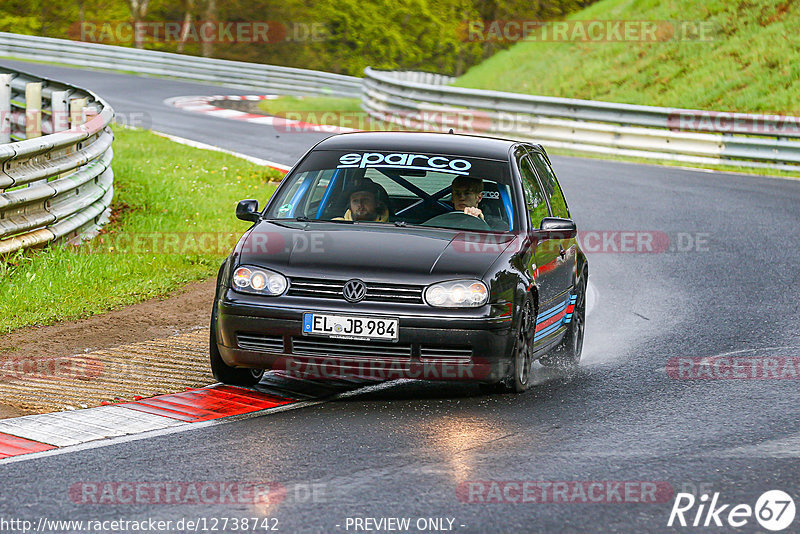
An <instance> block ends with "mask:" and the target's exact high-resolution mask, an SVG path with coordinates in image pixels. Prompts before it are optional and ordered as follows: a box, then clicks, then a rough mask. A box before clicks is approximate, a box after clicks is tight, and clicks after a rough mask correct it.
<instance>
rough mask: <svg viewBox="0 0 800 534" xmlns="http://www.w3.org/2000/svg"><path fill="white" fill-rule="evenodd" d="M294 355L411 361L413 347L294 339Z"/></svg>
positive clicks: (363, 342) (336, 340)
mask: <svg viewBox="0 0 800 534" xmlns="http://www.w3.org/2000/svg"><path fill="white" fill-rule="evenodd" d="M292 353H293V354H306V355H309V356H325V357H336V358H380V359H391V360H409V359H411V345H402V344H397V343H385V342H384V343H382V342H379V341H356V340H352V339H320V338H313V337H294V338H292Z"/></svg>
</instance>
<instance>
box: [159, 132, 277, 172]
mask: <svg viewBox="0 0 800 534" xmlns="http://www.w3.org/2000/svg"><path fill="white" fill-rule="evenodd" d="M153 133H154V134H156V135H158V136H160V137H164V138H166V139H169V140H170V141H175V142H176V143H180V144H182V145H186V146H190V147H193V148H201V149H203V150H213V151H214V152H222V153H223V154H230V155H231V156H236V157H237V158H242V159H244V160H247V161H249V162H250V163H255V164H256V165H262V166H265V167H272V168H273V169H276V170H279V171H281V172H288V171H289V170H290V169H291V167H290V166H288V165H284V164H283V163H277V162H275V161H269V160H266V159H261V158H257V157H255V156H248V155H247V154H242V153H241V152H234V151H232V150H226V149H224V148H220V147H218V146H214V145H207V144H206V143H201V142H200V141H192V140H191V139H186V138H184V137H178V136H177V135H171V134H167V133H163V132H156V131H154V132H153Z"/></svg>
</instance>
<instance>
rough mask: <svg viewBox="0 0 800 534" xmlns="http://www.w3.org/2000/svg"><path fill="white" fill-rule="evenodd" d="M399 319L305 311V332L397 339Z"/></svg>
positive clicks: (353, 337) (356, 337) (358, 337)
mask: <svg viewBox="0 0 800 534" xmlns="http://www.w3.org/2000/svg"><path fill="white" fill-rule="evenodd" d="M398 326H399V321H398V320H397V319H386V318H383V317H364V316H357V317H356V316H350V315H329V314H327V313H304V314H303V334H315V335H323V336H327V337H332V338H339V339H367V340H368V339H382V340H385V341H397V334H398V330H399V327H398Z"/></svg>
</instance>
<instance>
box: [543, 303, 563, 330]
mask: <svg viewBox="0 0 800 534" xmlns="http://www.w3.org/2000/svg"><path fill="white" fill-rule="evenodd" d="M566 313H567V310H566V309H564V310H561V311H560V312H558V313H557V314H555V315H554V316H552V317H550V318H549V319H547V320H546V321H542V322H541V323H539V324H537V325H536V332H538V331H539V330H542V329H544V328H547V327H548V326H550V325H551V324H553V323H555V322H558V321H560V320H561V319H562V318H563V317H564V315H566Z"/></svg>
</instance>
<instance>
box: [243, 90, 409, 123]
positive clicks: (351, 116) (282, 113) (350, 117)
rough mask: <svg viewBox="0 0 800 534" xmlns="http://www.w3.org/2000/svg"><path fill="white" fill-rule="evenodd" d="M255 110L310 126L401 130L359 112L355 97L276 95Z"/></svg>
mask: <svg viewBox="0 0 800 534" xmlns="http://www.w3.org/2000/svg"><path fill="white" fill-rule="evenodd" d="M258 107H259V108H260V109H261V110H262V111H263V112H264V113H266V114H268V115H275V116H277V117H283V118H287V119H292V120H299V121H303V122H308V123H310V124H324V125H326V126H342V127H345V128H355V129H357V130H393V131H397V130H400V129H402V128H401V127H400V126H398V125H396V124H390V123H386V122H383V121H380V120H377V119H373V118H372V117H370V116H369V115H368V114H367V113H366V112H365V111H364V110H363V109H361V100H360V99H358V98H337V97H330V96H303V97H297V96H279V97H278V98H275V99H273V100H262V101H261V102H259V103H258Z"/></svg>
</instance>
